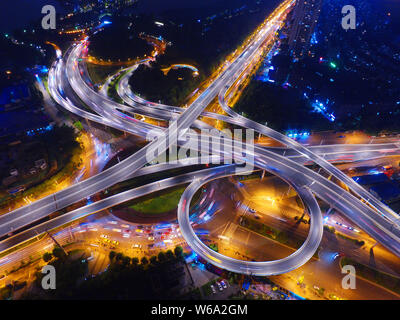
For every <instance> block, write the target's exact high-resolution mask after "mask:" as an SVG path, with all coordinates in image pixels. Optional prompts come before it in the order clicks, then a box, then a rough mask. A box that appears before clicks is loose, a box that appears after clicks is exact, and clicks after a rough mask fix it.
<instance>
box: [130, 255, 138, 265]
mask: <svg viewBox="0 0 400 320" xmlns="http://www.w3.org/2000/svg"><path fill="white" fill-rule="evenodd" d="M131 263H132V265H134V266H137V265H138V264H139V259H138V258H136V257H134V258H132V260H131Z"/></svg>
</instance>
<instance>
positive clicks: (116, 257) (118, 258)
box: [115, 252, 124, 261]
mask: <svg viewBox="0 0 400 320" xmlns="http://www.w3.org/2000/svg"><path fill="white" fill-rule="evenodd" d="M123 257H124V255H123V254H122V253H121V252H118V253H117V255H116V256H115V260H117V261H121V260H122V258H123Z"/></svg>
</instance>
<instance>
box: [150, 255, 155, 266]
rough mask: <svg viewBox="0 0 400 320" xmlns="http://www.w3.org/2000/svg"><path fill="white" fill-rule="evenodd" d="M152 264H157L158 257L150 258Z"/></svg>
mask: <svg viewBox="0 0 400 320" xmlns="http://www.w3.org/2000/svg"><path fill="white" fill-rule="evenodd" d="M150 263H151V264H153V265H155V264H156V263H157V257H156V256H151V257H150Z"/></svg>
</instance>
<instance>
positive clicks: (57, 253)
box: [53, 247, 65, 259]
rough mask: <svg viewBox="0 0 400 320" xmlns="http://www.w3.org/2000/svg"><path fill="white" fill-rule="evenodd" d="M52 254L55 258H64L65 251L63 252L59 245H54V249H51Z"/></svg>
mask: <svg viewBox="0 0 400 320" xmlns="http://www.w3.org/2000/svg"><path fill="white" fill-rule="evenodd" d="M53 256H54V257H56V258H58V259H61V258H64V257H65V252H64V250H63V249H61V248H60V247H54V249H53Z"/></svg>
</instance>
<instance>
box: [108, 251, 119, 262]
mask: <svg viewBox="0 0 400 320" xmlns="http://www.w3.org/2000/svg"><path fill="white" fill-rule="evenodd" d="M116 255H117V253H116V252H115V251H110V253H109V254H108V257H109V258H110V260H111V261H112V260H113V259H114V258H115V256H116Z"/></svg>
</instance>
